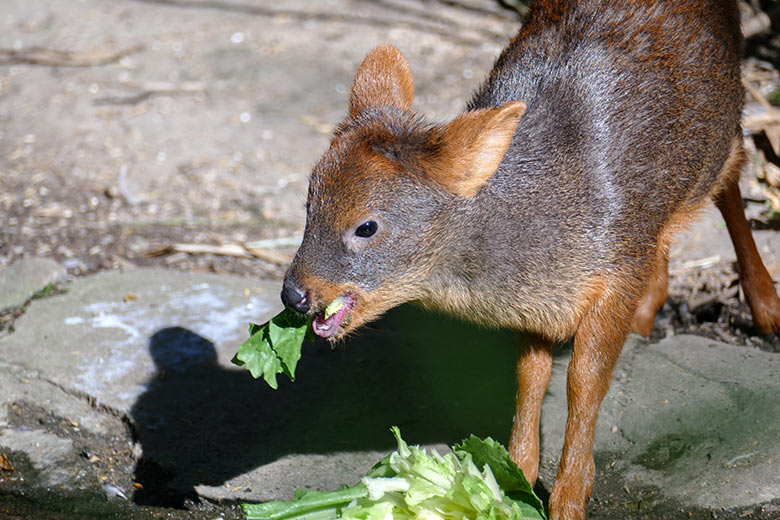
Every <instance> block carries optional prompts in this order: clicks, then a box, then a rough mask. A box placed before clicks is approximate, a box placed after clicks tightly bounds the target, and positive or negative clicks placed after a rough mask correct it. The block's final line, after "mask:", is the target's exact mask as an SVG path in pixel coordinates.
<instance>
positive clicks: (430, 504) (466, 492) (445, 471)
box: [241, 427, 546, 520]
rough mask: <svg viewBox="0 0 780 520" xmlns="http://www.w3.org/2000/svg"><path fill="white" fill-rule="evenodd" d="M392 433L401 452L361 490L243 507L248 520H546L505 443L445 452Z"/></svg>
mask: <svg viewBox="0 0 780 520" xmlns="http://www.w3.org/2000/svg"><path fill="white" fill-rule="evenodd" d="M392 432H393V434H394V435H395V438H396V442H397V444H398V449H397V450H396V451H394V452H392V453H391V454H390V455H388V456H387V457H385V458H384V459H382V460H381V461H380V462H379V463H377V464H376V465H375V466H374V467H373V468H372V469H371V471H369V473H368V475H366V476H365V477H363V478H362V479H361V481H360V483H358V484H357V485H355V486H352V487H342V488H341V489H339V490H337V491H307V492H303V493H301V492H298V493H296V495H295V500H292V501H290V502H283V501H274V502H267V503H265V504H244V505H242V506H241V507H242V509H243V511H244V514H245V515H246V518H247V519H248V520H336V519H341V520H386V519H387V518H393V519H401V520H407V519H408V520H412V519H422V520H524V519H532V520H545V518H546V517H545V514H544V509H543V507H542V503H541V501H540V500H539V498H538V497H537V496H536V495H535V494H534V492H533V490H532V489H531V486H530V485H529V484H528V482H527V481H526V480H525V477H524V476H523V473H522V471H520V469H519V468H518V467H517V466H516V465H514V464H513V463H512V462H511V460H509V455H508V453H507V451H506V449H505V448H504V447H503V446H501V444H499V443H497V442H495V441H494V440H492V439H489V438H488V439H485V440H480V439H478V438H476V437H474V436H472V437H470V438H469V439H465V440H464V441H463V442H461V443H460V444H458V445H456V446H455V447H453V452H452V453H447V454H445V455H441V454H439V453H437V452H436V451H430V452H429V451H426V450H424V449H422V448H420V447H418V446H409V445H408V444H407V443H406V442H405V441H404V440H403V439H402V438H401V433H400V431H399V430H398V428H396V427H393V428H392ZM494 464H495V465H496V468H494V467H493V465H494ZM504 486H507V488H504ZM510 493H511V495H510ZM526 499H527V501H526Z"/></svg>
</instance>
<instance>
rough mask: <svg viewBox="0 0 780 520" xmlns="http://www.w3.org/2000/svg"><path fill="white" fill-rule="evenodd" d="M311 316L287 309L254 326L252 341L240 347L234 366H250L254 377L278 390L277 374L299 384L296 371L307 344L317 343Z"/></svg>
mask: <svg viewBox="0 0 780 520" xmlns="http://www.w3.org/2000/svg"><path fill="white" fill-rule="evenodd" d="M311 320H312V318H311V317H306V316H305V315H303V314H300V313H298V312H296V311H293V310H289V309H284V310H283V311H282V312H280V313H279V314H277V315H276V316H274V317H273V318H271V319H270V320H269V321H267V322H266V323H263V324H262V325H257V324H254V323H252V324H250V326H249V339H248V340H246V341H245V342H244V343H242V344H241V346H240V347H238V352H237V353H236V355H235V356H234V357H233V363H234V364H236V365H238V366H246V368H248V369H249V372H250V373H251V374H252V377H254V378H255V379H257V378H259V377H262V378H263V379H265V381H266V383H268V385H269V386H270V387H271V388H273V389H277V388H278V387H279V383H278V382H277V380H276V374H282V373H283V374H285V375H286V376H287V377H289V378H290V380H291V381H295V368H296V366H297V365H298V361H299V360H300V359H301V346H302V345H303V342H304V341H312V340H313V336H314V334H313V332H312V330H311Z"/></svg>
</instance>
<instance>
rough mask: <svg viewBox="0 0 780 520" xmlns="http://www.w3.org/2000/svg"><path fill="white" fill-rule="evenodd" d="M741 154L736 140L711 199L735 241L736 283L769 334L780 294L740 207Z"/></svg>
mask: <svg viewBox="0 0 780 520" xmlns="http://www.w3.org/2000/svg"><path fill="white" fill-rule="evenodd" d="M744 156H745V154H744V151H743V149H742V146H741V144H740V143H737V144H735V145H734V147H733V148H732V152H731V155H730V156H729V159H728V160H727V161H726V164H725V166H724V167H723V171H721V174H720V177H719V185H718V186H717V188H716V191H715V192H714V194H713V200H714V201H715V205H716V206H717V207H718V209H719V210H720V212H721V214H722V215H723V219H724V220H725V221H726V228H727V229H728V231H729V235H730V236H731V242H732V243H733V244H734V251H735V252H736V254H737V265H738V267H739V283H740V285H741V286H742V290H743V292H744V293H745V298H746V299H747V303H748V305H749V306H750V311H751V312H752V314H753V323H754V324H755V326H756V328H757V329H758V330H760V331H761V332H763V333H765V334H772V333H777V332H780V298H778V296H777V292H776V291H775V287H774V283H773V282H772V277H771V276H769V273H768V272H767V270H766V267H764V263H763V262H762V261H761V256H760V255H759V254H758V249H757V248H756V243H755V242H754V241H753V235H752V233H751V230H750V224H748V221H747V219H746V218H745V210H744V208H743V207H742V195H741V193H740V191H739V175H740V172H741V169H742V164H743V163H744Z"/></svg>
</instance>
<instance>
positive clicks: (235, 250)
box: [146, 243, 292, 266]
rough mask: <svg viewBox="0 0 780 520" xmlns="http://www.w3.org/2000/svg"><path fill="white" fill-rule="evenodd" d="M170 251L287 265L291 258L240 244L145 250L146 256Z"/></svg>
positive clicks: (181, 244)
mask: <svg viewBox="0 0 780 520" xmlns="http://www.w3.org/2000/svg"><path fill="white" fill-rule="evenodd" d="M172 253H187V254H190V255H208V254H210V255H220V256H235V257H239V258H251V257H254V258H259V259H261V260H265V261H266V262H269V263H272V264H276V265H282V266H285V265H288V264H289V263H290V262H291V261H292V259H291V258H289V257H287V256H284V255H279V254H276V253H271V252H269V251H261V250H258V249H254V248H249V247H244V246H242V245H241V244H222V245H210V244H185V243H179V244H171V245H169V246H165V247H162V248H159V249H155V250H151V251H147V253H146V255H147V256H165V255H169V254H172Z"/></svg>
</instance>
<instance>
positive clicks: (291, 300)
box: [282, 283, 311, 314]
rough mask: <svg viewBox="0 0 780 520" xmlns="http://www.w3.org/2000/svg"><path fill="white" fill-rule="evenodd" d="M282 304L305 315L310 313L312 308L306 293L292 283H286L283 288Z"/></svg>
mask: <svg viewBox="0 0 780 520" xmlns="http://www.w3.org/2000/svg"><path fill="white" fill-rule="evenodd" d="M282 303H283V304H284V305H285V306H286V307H290V308H291V309H295V310H296V311H298V312H300V313H303V314H305V313H307V312H309V309H310V308H311V302H310V301H309V298H308V296H307V295H306V293H305V292H304V291H303V290H302V289H299V288H298V287H296V286H295V285H293V284H290V283H285V284H284V287H282Z"/></svg>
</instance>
